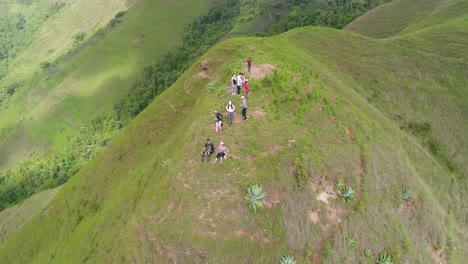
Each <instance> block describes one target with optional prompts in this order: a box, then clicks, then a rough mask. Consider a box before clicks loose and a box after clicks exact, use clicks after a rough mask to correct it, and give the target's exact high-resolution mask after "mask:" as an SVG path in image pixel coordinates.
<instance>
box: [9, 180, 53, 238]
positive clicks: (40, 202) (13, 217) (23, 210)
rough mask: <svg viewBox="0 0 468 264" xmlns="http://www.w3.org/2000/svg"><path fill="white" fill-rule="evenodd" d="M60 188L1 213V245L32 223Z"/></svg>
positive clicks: (36, 196)
mask: <svg viewBox="0 0 468 264" xmlns="http://www.w3.org/2000/svg"><path fill="white" fill-rule="evenodd" d="M59 190H60V187H57V188H55V189H50V190H47V191H44V192H41V193H39V194H36V195H34V196H32V197H31V198H29V199H28V200H26V201H24V202H23V203H21V204H18V205H15V206H13V207H11V208H8V209H6V210H3V211H2V212H0V243H3V241H5V240H7V239H8V237H10V236H11V234H13V233H14V231H15V230H16V229H18V228H19V227H21V226H22V225H23V224H24V223H27V222H28V221H30V220H31V219H32V218H33V217H34V216H35V215H36V214H37V213H38V212H41V211H42V209H44V208H45V207H46V206H47V205H48V204H49V203H50V201H51V200H52V199H53V198H54V197H55V195H56V194H57V193H58V191H59Z"/></svg>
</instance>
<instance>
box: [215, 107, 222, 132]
mask: <svg viewBox="0 0 468 264" xmlns="http://www.w3.org/2000/svg"><path fill="white" fill-rule="evenodd" d="M221 130H223V115H222V114H221V113H220V112H218V110H215V134H218V131H219V132H221Z"/></svg>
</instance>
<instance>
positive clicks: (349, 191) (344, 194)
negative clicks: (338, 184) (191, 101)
mask: <svg viewBox="0 0 468 264" xmlns="http://www.w3.org/2000/svg"><path fill="white" fill-rule="evenodd" d="M340 192H341V198H343V199H344V200H345V201H346V202H349V201H351V199H353V197H354V190H353V188H351V187H350V186H345V187H344V188H342V189H341V190H340Z"/></svg>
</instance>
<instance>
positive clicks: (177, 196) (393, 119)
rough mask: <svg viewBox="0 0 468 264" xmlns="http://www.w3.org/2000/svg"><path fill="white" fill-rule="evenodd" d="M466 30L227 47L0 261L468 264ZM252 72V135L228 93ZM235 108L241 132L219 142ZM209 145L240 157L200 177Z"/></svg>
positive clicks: (23, 232) (184, 80)
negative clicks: (257, 194)
mask: <svg viewBox="0 0 468 264" xmlns="http://www.w3.org/2000/svg"><path fill="white" fill-rule="evenodd" d="M465 13H466V12H465ZM363 19H364V18H363ZM465 21H466V15H463V16H453V17H452V19H449V20H447V21H446V23H441V24H440V23H439V24H440V25H436V26H430V27H427V28H425V29H424V30H422V31H420V32H419V33H416V32H414V33H411V34H407V35H401V36H399V37H396V38H393V39H388V40H377V39H371V38H368V37H363V36H360V35H357V34H355V33H352V32H346V31H339V30H333V29H326V28H301V29H297V30H292V31H290V32H288V33H285V34H282V35H279V36H275V37H271V38H236V39H230V40H228V41H225V42H223V43H221V44H219V45H217V46H216V47H214V48H213V49H211V50H210V51H209V52H208V53H207V54H205V55H204V56H203V57H202V58H201V59H200V61H202V60H207V61H208V68H207V70H201V69H200V68H199V67H197V66H196V65H197V64H194V66H192V67H191V68H190V69H189V70H188V71H186V72H185V73H184V74H183V76H182V77H181V78H180V79H179V80H178V81H177V82H176V83H175V84H174V85H173V86H172V87H171V88H170V89H168V90H166V91H165V92H164V93H163V94H161V95H160V96H158V97H157V98H156V99H155V100H154V102H153V103H152V104H151V105H150V106H149V107H148V108H147V109H146V110H145V111H144V112H142V113H141V114H140V115H139V116H138V117H137V118H136V119H135V120H133V121H132V122H131V123H130V125H129V126H128V127H127V128H125V129H124V130H123V131H122V133H121V134H120V135H119V136H118V137H117V138H116V140H114V141H113V142H112V143H111V144H110V145H109V147H108V148H107V149H106V150H105V151H104V153H102V154H101V155H100V156H99V157H98V158H96V159H95V160H93V161H92V162H91V164H89V165H88V166H86V167H85V168H84V169H83V170H81V171H80V172H79V173H78V174H77V175H76V177H74V178H72V179H71V181H70V182H68V183H67V184H66V185H65V186H63V187H62V189H61V190H60V192H59V194H57V196H56V197H55V198H54V200H53V201H52V202H51V203H50V204H49V205H48V206H47V208H46V209H45V210H44V211H43V212H42V213H40V214H39V215H37V216H36V217H35V218H34V220H33V221H30V222H29V223H27V224H26V225H24V227H22V228H21V229H20V230H18V231H17V232H16V233H15V234H14V235H13V236H11V237H10V239H9V240H7V241H6V242H5V243H4V244H2V245H0V262H1V263H16V262H22V263H44V262H47V263H63V262H67V263H81V262H87V261H89V262H112V263H116V262H121V263H126V262H138V263H140V262H144V263H154V262H163V263H173V262H182V263H239V262H241V263H275V262H279V260H280V258H281V257H282V256H283V255H285V254H291V255H293V256H294V257H295V258H296V259H297V260H299V262H312V263H322V262H323V263H366V262H370V263H374V262H376V261H377V259H378V258H379V257H382V256H383V253H388V254H390V255H391V256H392V259H393V262H395V263H405V262H414V263H439V262H442V263H447V262H450V263H462V260H463V259H465V258H466V257H467V252H466V251H465V250H464V248H467V247H468V245H467V241H468V240H467V235H466V234H467V230H466V227H467V221H468V219H467V217H466V216H467V209H466V207H467V203H466V197H465V194H466V191H467V186H466V179H465V178H464V177H463V175H466V174H464V171H465V167H464V166H465V165H466V164H467V162H466V157H467V156H466V155H464V153H465V152H466V139H464V137H463V131H466V129H465V126H466V124H465V123H466V122H464V118H466V115H465V114H464V113H466V111H465V110H466V109H465V108H464V107H465V106H466V103H463V102H464V100H465V99H464V98H466V96H463V95H465V93H466V89H464V88H465V87H466V84H467V83H468V80H467V79H466V76H467V75H466V74H464V73H466V69H467V64H466V60H465V56H466V53H465V52H464V51H465V50H466V49H465V46H463V45H461V46H460V45H459V44H460V43H459V42H458V41H460V40H463V37H462V36H463V34H464V33H463V32H466V30H467V28H468V27H465V26H464V25H465V24H464V23H466V22H465ZM441 28H444V30H443V32H448V33H446V36H445V38H444V39H443V40H440V42H435V43H434V45H436V44H437V43H440V47H445V50H443V51H440V52H438V53H437V54H434V53H433V52H431V51H434V50H438V49H436V48H435V47H434V46H432V45H431V42H429V41H428V38H429V37H431V35H432V34H431V33H430V32H431V31H432V32H435V31H437V30H441ZM460 31H461V32H460ZM440 32H442V30H441V31H440ZM449 32H460V33H459V34H450V33H449ZM422 42H424V43H426V44H425V46H423V48H422V49H421V50H420V49H418V48H419V47H418V44H419V43H422ZM457 43H459V44H457ZM464 43H466V41H465V42H464ZM442 44H444V45H442ZM461 44H463V42H462V43H461ZM451 47H459V49H455V50H453V49H451ZM439 49H440V48H439ZM449 49H450V50H449ZM447 54H450V55H447ZM246 57H252V58H254V65H255V66H256V67H257V68H254V74H255V75H252V76H250V77H248V78H249V80H250V81H249V83H250V87H251V94H250V98H249V101H248V104H249V108H248V115H249V116H250V118H249V120H248V121H241V120H240V119H241V118H240V113H239V112H240V111H239V110H240V109H239V108H240V107H239V106H240V101H239V98H238V97H237V96H231V95H230V94H229V92H228V89H229V87H228V86H229V84H228V83H229V77H230V75H231V74H232V72H237V71H239V70H241V69H243V68H244V64H245V62H244V61H245V58H246ZM264 64H269V65H273V66H274V67H275V68H276V70H274V71H271V72H269V71H268V69H271V67H263V66H262V65H264ZM261 73H264V74H266V75H265V76H264V75H262V74H261ZM229 100H232V101H233V102H234V104H235V105H236V107H237V109H238V110H237V113H236V118H235V122H234V125H233V126H232V127H228V126H227V125H225V126H224V128H223V131H222V132H221V133H220V134H218V135H214V124H213V110H214V109H216V108H217V109H223V108H224V106H225V105H226V104H227V102H228V101H229ZM223 112H224V111H223ZM444 117H445V118H444ZM446 117H450V119H449V120H446ZM443 133H446V134H445V137H444V136H443V135H444V134H443ZM207 137H210V138H212V139H213V140H214V142H215V143H216V144H217V143H219V142H220V141H223V142H224V143H225V144H226V145H227V147H228V148H229V150H230V154H229V155H228V158H227V159H226V160H225V161H224V162H223V164H222V165H221V164H208V163H201V162H200V160H199V159H200V157H199V151H200V149H201V147H202V145H203V144H204V141H205V140H206V138H207ZM434 144H436V145H435V146H438V148H436V149H434ZM337 182H339V183H342V184H343V185H346V186H350V187H352V188H353V189H354V190H355V195H354V197H353V198H352V199H351V200H350V201H349V202H345V201H344V200H343V199H341V198H340V191H339V189H340V188H341V186H342V184H339V185H338V186H337V185H336V183H337ZM253 183H258V184H260V185H261V186H262V187H263V190H264V191H265V193H266V198H265V199H264V201H263V204H264V205H265V208H264V209H261V210H259V211H258V212H257V213H253V212H251V211H249V209H248V207H247V204H246V201H245V199H244V198H243V196H244V195H246V193H247V192H246V188H247V187H248V186H249V185H250V184H253ZM405 189H410V190H411V192H410V193H411V194H412V196H411V197H410V198H409V199H407V200H406V201H405V200H404V199H403V191H404V190H405ZM406 195H408V191H407V192H406ZM406 198H408V196H407V197H406Z"/></svg>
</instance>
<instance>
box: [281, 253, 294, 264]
mask: <svg viewBox="0 0 468 264" xmlns="http://www.w3.org/2000/svg"><path fill="white" fill-rule="evenodd" d="M280 264H296V261H295V260H294V257H293V256H291V255H284V256H283V257H282V258H281V260H280Z"/></svg>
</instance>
